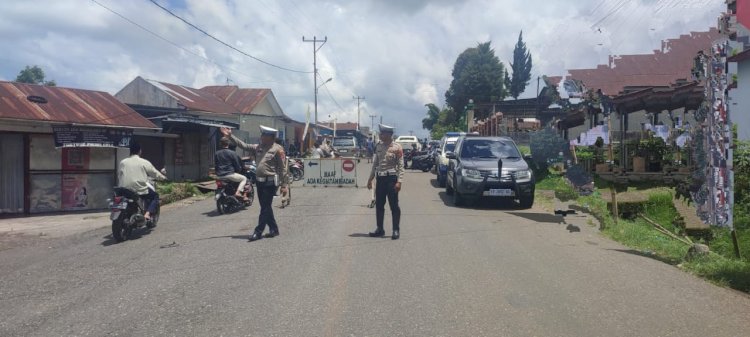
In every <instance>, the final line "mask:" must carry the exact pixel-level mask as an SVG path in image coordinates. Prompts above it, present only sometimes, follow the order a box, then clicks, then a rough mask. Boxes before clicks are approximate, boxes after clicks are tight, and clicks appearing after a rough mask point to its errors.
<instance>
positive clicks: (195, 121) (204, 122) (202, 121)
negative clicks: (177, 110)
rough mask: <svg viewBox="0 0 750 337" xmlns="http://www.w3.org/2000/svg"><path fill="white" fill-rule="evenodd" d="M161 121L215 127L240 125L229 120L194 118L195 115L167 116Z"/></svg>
mask: <svg viewBox="0 0 750 337" xmlns="http://www.w3.org/2000/svg"><path fill="white" fill-rule="evenodd" d="M163 122H170V123H187V124H197V125H203V126H212V127H215V128H231V129H237V128H239V127H240V125H239V124H236V123H229V122H224V121H217V120H211V119H202V118H195V117H167V118H165V119H164V121H163Z"/></svg>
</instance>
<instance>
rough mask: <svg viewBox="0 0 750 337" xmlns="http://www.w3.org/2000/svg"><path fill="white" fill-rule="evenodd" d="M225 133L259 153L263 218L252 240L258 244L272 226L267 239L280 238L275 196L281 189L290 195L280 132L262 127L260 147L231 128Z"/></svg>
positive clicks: (254, 231)
mask: <svg viewBox="0 0 750 337" xmlns="http://www.w3.org/2000/svg"><path fill="white" fill-rule="evenodd" d="M221 133H222V134H223V135H224V136H226V137H230V138H231V139H232V141H234V142H235V143H236V144H237V146H238V147H240V148H241V149H244V150H248V151H251V152H253V153H254V154H255V158H256V160H257V161H258V168H257V170H256V171H255V175H256V179H255V181H256V186H257V189H258V200H259V202H260V215H259V216H258V226H257V227H255V230H253V232H252V233H251V234H250V241H256V240H260V239H261V238H263V231H264V230H265V229H266V226H268V230H269V232H268V234H267V235H266V237H267V238H272V237H275V236H278V235H279V226H278V224H277V223H276V218H275V217H274V215H273V208H272V204H273V197H274V196H275V195H276V190H277V188H279V186H281V193H282V194H286V193H287V183H288V179H287V173H286V164H285V162H286V154H285V153H284V148H283V147H282V146H281V145H279V144H276V143H275V140H276V136H277V135H278V133H279V132H278V130H275V129H272V128H269V127H266V126H262V125H261V126H260V133H261V136H260V144H247V143H245V142H243V141H242V140H240V139H239V138H237V137H235V136H234V135H232V130H231V129H229V128H221Z"/></svg>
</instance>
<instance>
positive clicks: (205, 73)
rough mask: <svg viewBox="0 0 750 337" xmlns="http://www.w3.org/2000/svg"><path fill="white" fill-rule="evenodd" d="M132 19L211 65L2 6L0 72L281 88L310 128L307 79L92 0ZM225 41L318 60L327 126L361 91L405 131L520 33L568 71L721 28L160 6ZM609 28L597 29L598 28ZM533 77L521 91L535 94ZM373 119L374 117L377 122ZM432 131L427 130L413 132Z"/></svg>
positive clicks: (694, 11) (102, 81)
mask: <svg viewBox="0 0 750 337" xmlns="http://www.w3.org/2000/svg"><path fill="white" fill-rule="evenodd" d="M97 1H99V2H101V3H102V4H104V5H106V6H108V7H110V8H112V9H114V10H116V11H118V12H119V13H121V14H122V15H124V16H126V17H127V18H129V19H131V20H133V21H135V22H137V23H138V24H141V25H143V26H144V27H147V28H148V29H150V30H152V31H153V32H155V33H157V34H159V35H161V36H163V37H165V38H167V39H169V40H170V41H172V42H174V43H176V44H178V45H179V46H182V47H184V48H186V49H188V50H190V51H191V52H192V53H196V54H198V55H202V56H204V57H206V58H208V59H210V60H212V61H214V62H215V63H218V64H220V65H221V66H219V65H216V64H215V63H211V62H208V61H206V60H205V59H203V58H200V57H197V56H195V55H192V54H191V53H188V52H185V51H183V50H180V49H178V48H176V47H174V46H172V45H170V44H169V43H166V42H164V41H162V40H160V39H158V38H155V37H154V36H152V35H150V34H149V33H147V32H144V31H143V30H141V29H140V28H137V27H136V26H134V25H132V24H130V23H128V22H126V21H124V20H123V19H121V18H119V17H117V16H115V15H114V14H112V13H110V12H108V11H107V10H105V9H103V8H101V7H99V6H97V5H96V4H94V3H93V2H92V1H86V0H69V1H56V0H45V1H36V2H33V3H32V2H28V1H23V0H5V1H2V2H0V39H2V41H3V53H0V64H2V65H3V66H2V68H0V78H6V79H10V78H15V76H16V75H17V74H18V71H19V70H20V69H22V68H23V67H24V66H25V65H31V64H37V65H39V66H41V67H42V68H43V69H44V70H45V72H46V73H47V75H48V78H49V79H55V80H56V81H57V82H58V84H59V85H63V86H70V87H80V88H89V89H97V90H105V91H109V92H111V93H115V92H117V91H118V90H119V89H120V88H122V87H123V86H124V85H125V84H127V83H128V82H129V81H131V80H132V79H133V78H134V77H135V76H137V75H141V76H144V77H146V78H150V79H157V80H161V81H166V82H174V83H177V84H182V85H188V86H196V87H200V86H203V85H211V84H224V83H226V82H227V78H229V79H231V81H233V82H234V83H236V84H237V85H240V86H245V87H268V88H271V89H273V91H274V93H275V95H276V97H277V99H278V100H279V103H280V104H281V105H282V107H283V108H284V110H285V112H286V113H287V114H289V115H291V116H292V117H294V118H297V119H299V120H304V114H305V110H306V109H307V107H308V106H311V105H312V101H313V97H312V96H313V95H312V93H313V80H312V75H311V74H297V73H290V72H285V71H281V70H278V69H275V68H272V67H269V66H266V65H264V64H261V63H259V62H257V61H255V60H252V59H250V58H248V57H246V56H243V55H241V54H239V53H237V52H235V51H232V50H230V49H229V48H226V47H225V46H222V45H220V44H219V43H217V42H216V41H214V40H211V39H209V38H207V37H205V36H203V35H201V34H200V33H198V32H196V31H195V30H193V29H191V28H189V27H188V26H186V25H185V24H184V23H182V22H180V21H179V20H177V19H176V18H174V17H171V16H169V15H168V14H166V13H164V12H163V11H161V10H160V9H159V8H157V7H156V6H154V5H153V4H151V3H150V2H148V1H146V0H135V1H115V0H97ZM160 3H162V4H164V5H165V6H167V7H169V8H172V9H174V11H175V12H176V13H177V14H179V15H182V16H184V17H185V18H186V19H188V20H190V21H192V22H194V23H196V24H197V25H199V26H200V27H202V28H204V29H205V30H206V31H208V32H210V33H212V34H214V35H215V36H216V37H218V38H220V39H222V40H224V41H230V42H231V43H233V44H234V45H236V46H238V47H239V48H241V49H242V50H245V51H247V52H249V53H250V54H252V55H253V56H255V57H258V58H261V59H264V60H266V61H268V62H271V63H274V64H278V65H281V66H284V67H288V68H292V69H300V70H304V71H310V70H312V45H311V44H310V43H304V42H302V36H303V35H304V36H305V37H306V38H311V37H312V36H317V37H318V38H322V37H323V36H327V37H328V42H327V43H326V45H324V46H323V47H322V48H321V50H320V53H319V54H318V56H319V58H318V61H319V69H320V73H321V76H322V77H323V78H328V77H333V81H332V82H330V83H328V84H327V85H326V88H327V89H328V90H329V91H330V93H331V95H332V96H333V97H334V98H335V100H336V101H337V102H338V105H340V106H341V108H339V106H338V105H337V104H335V103H334V102H333V100H332V99H331V98H330V97H329V94H328V92H327V91H326V88H321V90H320V94H319V119H321V120H323V119H327V116H328V115H329V114H330V115H336V116H337V117H338V120H339V121H356V118H357V113H356V101H355V100H353V99H352V97H353V96H356V95H360V96H366V97H367V100H366V101H365V102H364V104H363V111H366V113H365V112H363V113H362V116H361V122H362V123H363V124H366V125H369V123H370V119H369V117H368V116H369V115H370V114H374V115H378V116H383V117H384V120H385V121H387V122H389V123H393V124H396V125H397V127H398V128H399V130H401V131H402V132H407V131H408V130H415V131H417V130H419V129H420V127H421V119H422V118H423V117H424V113H425V111H426V110H425V108H424V104H425V103H430V102H433V103H437V104H438V105H442V103H443V102H442V100H443V94H444V92H445V90H446V89H447V88H448V85H449V84H450V81H451V77H450V73H451V70H452V67H453V63H454V62H455V59H456V57H457V56H458V54H460V53H461V52H462V51H463V50H464V49H465V48H468V47H473V46H475V45H476V44H477V43H478V42H484V41H486V40H490V39H491V40H492V42H493V43H492V45H493V47H494V48H495V51H496V53H497V55H498V56H499V57H500V59H501V60H503V61H504V62H508V61H509V60H510V58H511V54H512V50H513V46H514V44H515V42H516V39H517V37H518V32H519V31H520V30H523V31H524V40H525V41H526V42H527V45H528V47H529V48H530V50H531V53H532V55H533V58H534V70H533V71H534V74H533V76H534V77H536V76H537V75H542V74H547V75H562V74H564V72H565V69H568V68H584V67H586V68H588V67H594V66H595V65H596V64H597V63H604V62H606V60H607V55H609V54H627V53H647V52H649V51H650V50H653V49H657V48H659V45H660V40H662V39H665V38H670V37H676V36H678V35H679V34H684V33H688V32H689V31H691V30H693V31H701V30H706V29H708V28H709V27H711V26H714V25H715V24H716V19H715V18H716V17H717V16H718V14H719V12H720V11H722V10H723V8H724V4H723V3H724V2H723V1H721V0H714V1H702V0H701V1H698V0H689V1H678V2H675V1H669V0H632V1H625V2H623V1H619V0H585V1H575V2H572V1H562V0H524V1H521V0H516V1H492V0H468V1H453V0H401V1H376V0H329V1H324V2H321V1H313V0H257V1H252V2H251V1H236V0H235V1H228V2H227V1H221V0H187V1H184V2H180V3H179V6H178V5H177V4H170V3H169V1H166V0H160ZM600 30H601V32H600ZM534 82H535V81H532V83H530V85H529V87H528V88H527V90H526V94H525V96H528V95H533V94H534V93H535V91H536V83H534ZM376 122H377V120H376ZM417 134H418V135H420V136H423V135H425V134H426V132H425V131H419V132H417Z"/></svg>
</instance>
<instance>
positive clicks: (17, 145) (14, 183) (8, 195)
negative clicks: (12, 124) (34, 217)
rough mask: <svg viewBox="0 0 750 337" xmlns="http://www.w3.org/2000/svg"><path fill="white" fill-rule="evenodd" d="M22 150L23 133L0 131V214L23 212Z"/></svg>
mask: <svg viewBox="0 0 750 337" xmlns="http://www.w3.org/2000/svg"><path fill="white" fill-rule="evenodd" d="M23 151H24V144H23V135H21V134H2V133H0V214H7V213H23V200H24V192H25V191H24V176H23V169H24V156H23Z"/></svg>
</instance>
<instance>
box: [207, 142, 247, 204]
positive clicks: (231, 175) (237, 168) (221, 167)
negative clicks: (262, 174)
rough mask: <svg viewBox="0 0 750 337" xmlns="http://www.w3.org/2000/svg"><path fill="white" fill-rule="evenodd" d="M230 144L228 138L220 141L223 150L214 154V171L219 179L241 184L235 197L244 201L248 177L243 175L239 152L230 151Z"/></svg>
mask: <svg viewBox="0 0 750 337" xmlns="http://www.w3.org/2000/svg"><path fill="white" fill-rule="evenodd" d="M230 143H231V140H229V138H227V137H223V138H221V140H219V145H220V146H221V150H219V151H216V154H214V170H215V171H216V175H217V176H218V177H219V179H221V180H226V181H231V182H235V183H239V186H237V191H235V193H234V196H235V197H236V198H237V199H240V200H244V199H245V196H244V195H242V192H243V191H244V190H245V185H246V184H247V177H246V176H245V175H243V174H242V159H241V158H240V156H239V155H238V154H237V152H234V151H232V150H230V149H229V144H230Z"/></svg>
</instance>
